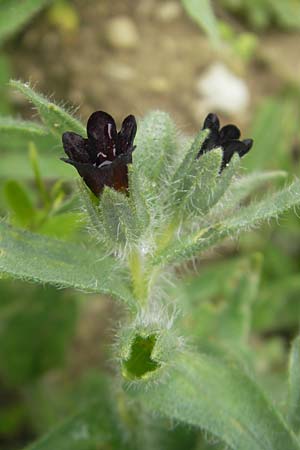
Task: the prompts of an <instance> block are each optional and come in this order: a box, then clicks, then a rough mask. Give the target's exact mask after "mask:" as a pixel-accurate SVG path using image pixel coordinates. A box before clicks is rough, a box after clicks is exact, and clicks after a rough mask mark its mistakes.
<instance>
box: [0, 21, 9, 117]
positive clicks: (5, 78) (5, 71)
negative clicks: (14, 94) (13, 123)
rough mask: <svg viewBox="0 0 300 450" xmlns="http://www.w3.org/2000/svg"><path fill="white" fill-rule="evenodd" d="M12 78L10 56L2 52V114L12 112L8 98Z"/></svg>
mask: <svg viewBox="0 0 300 450" xmlns="http://www.w3.org/2000/svg"><path fill="white" fill-rule="evenodd" d="M0 20H1V19H0ZM10 78H11V68H10V63H9V60H8V57H7V56H6V55H5V54H3V53H0V99H1V101H0V114H9V113H10V112H11V105H10V101H9V98H8V82H9V80H10Z"/></svg>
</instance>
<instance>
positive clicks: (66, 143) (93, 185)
mask: <svg viewBox="0 0 300 450" xmlns="http://www.w3.org/2000/svg"><path fill="white" fill-rule="evenodd" d="M203 129H209V130H210V133H209V136H208V138H207V139H206V140H205V142H204V144H203V145H202V147H201V149H200V150H199V153H198V155H197V158H199V157H200V156H201V155H203V154H204V153H206V152H209V151H210V150H212V149H214V148H216V147H221V148H222V149H223V160H222V164H221V167H220V172H221V171H222V170H223V169H224V168H225V167H226V165H227V164H228V163H229V161H230V160H231V158H232V156H233V155H234V153H238V155H239V156H240V157H242V156H244V155H245V154H246V153H248V152H249V150H250V149H251V147H252V145H253V140H252V139H245V140H243V141H240V140H239V138H240V135H241V133H240V130H239V129H238V128H237V127H236V126H235V125H226V126H224V127H223V128H221V129H220V121H219V118H218V116H217V115H216V114H212V113H210V114H208V116H207V117H206V119H205V121H204V124H203ZM136 130H137V125H136V120H135V117H134V116H133V115H129V116H127V117H126V118H125V119H124V121H123V123H122V126H121V130H120V131H119V132H117V128H116V124H115V121H114V119H113V118H112V117H111V116H110V115H109V114H107V113H106V112H103V111H96V112H94V113H93V114H92V115H91V116H90V118H89V120H88V123H87V136H88V137H87V138H83V137H82V136H80V135H79V134H76V133H73V132H71V131H67V132H66V133H64V134H63V136H62V142H63V147H64V150H65V153H66V154H67V156H68V158H61V159H62V160H63V161H65V162H67V163H69V164H72V165H73V166H74V167H76V169H77V171H78V173H79V175H80V176H81V177H82V178H83V179H84V181H85V183H86V184H87V186H88V187H89V188H90V190H91V191H92V192H93V193H94V194H95V195H97V196H99V195H100V194H101V192H102V190H103V188H104V186H109V187H112V188H114V189H116V190H118V191H127V190H128V164H130V163H132V152H133V150H134V149H135V147H134V145H133V141H134V138H135V135H136Z"/></svg>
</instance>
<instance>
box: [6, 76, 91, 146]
mask: <svg viewBox="0 0 300 450" xmlns="http://www.w3.org/2000/svg"><path fill="white" fill-rule="evenodd" d="M10 85H11V87H13V88H14V89H16V90H17V91H19V92H21V93H22V94H23V95H24V96H25V97H26V98H27V99H28V100H29V101H30V102H31V103H33V104H34V106H35V107H36V108H37V110H38V113H39V115H40V117H41V119H42V121H43V122H44V124H45V126H46V127H47V128H48V129H49V131H50V132H51V133H53V134H54V135H55V136H58V137H59V138H61V135H62V133H64V132H65V131H75V132H76V133H79V134H81V135H85V134H86V131H85V128H84V126H83V125H82V124H81V123H80V122H79V121H78V120H77V119H75V117H73V116H72V115H70V114H69V113H68V112H67V111H66V110H64V109H63V108H62V107H60V106H58V105H56V104H55V103H53V102H50V101H49V100H48V99H47V98H46V97H44V96H43V95H41V94H38V93H37V92H35V90H33V89H32V88H31V87H30V85H29V84H28V83H22V82H21V81H16V80H11V81H10Z"/></svg>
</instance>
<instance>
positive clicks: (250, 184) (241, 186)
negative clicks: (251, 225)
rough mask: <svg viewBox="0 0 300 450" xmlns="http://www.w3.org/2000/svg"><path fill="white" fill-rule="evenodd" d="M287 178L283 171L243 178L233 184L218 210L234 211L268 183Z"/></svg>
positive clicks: (259, 173) (255, 173)
mask: <svg viewBox="0 0 300 450" xmlns="http://www.w3.org/2000/svg"><path fill="white" fill-rule="evenodd" d="M286 177H287V173H286V172H284V171H283V170H274V171H270V172H254V173H251V174H250V175H246V176H244V177H241V178H239V179H237V180H236V181H235V182H233V183H232V184H231V186H230V188H229V189H228V191H227V192H226V195H225V196H224V197H223V198H222V202H221V205H218V208H219V210H220V211H221V210H223V211H224V210H225V209H234V208H236V207H237V206H239V204H240V203H242V202H243V201H244V200H246V199H247V198H248V197H249V196H250V195H251V194H253V193H254V192H256V191H257V190H258V189H260V188H261V187H262V186H264V185H265V184H267V183H268V182H270V181H277V180H282V179H284V178H286Z"/></svg>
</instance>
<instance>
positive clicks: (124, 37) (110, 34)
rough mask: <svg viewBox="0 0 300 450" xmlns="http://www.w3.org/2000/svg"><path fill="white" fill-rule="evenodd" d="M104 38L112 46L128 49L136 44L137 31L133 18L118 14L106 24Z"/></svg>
mask: <svg viewBox="0 0 300 450" xmlns="http://www.w3.org/2000/svg"><path fill="white" fill-rule="evenodd" d="M106 40H107V42H108V44H109V45H110V46H111V47H113V48H116V49H123V50H130V49H134V48H136V47H137V46H138V43H139V33H138V30H137V27H136V25H135V23H134V22H133V20H131V19H130V18H129V17H127V16H118V17H114V18H113V19H111V20H110V21H109V22H108V24H107V28H106Z"/></svg>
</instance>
